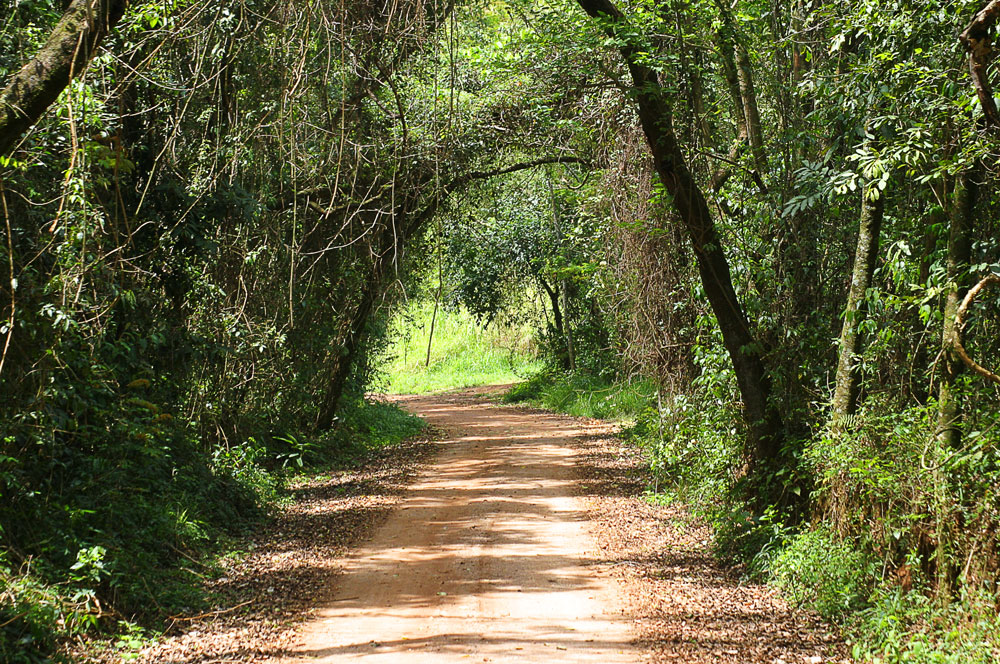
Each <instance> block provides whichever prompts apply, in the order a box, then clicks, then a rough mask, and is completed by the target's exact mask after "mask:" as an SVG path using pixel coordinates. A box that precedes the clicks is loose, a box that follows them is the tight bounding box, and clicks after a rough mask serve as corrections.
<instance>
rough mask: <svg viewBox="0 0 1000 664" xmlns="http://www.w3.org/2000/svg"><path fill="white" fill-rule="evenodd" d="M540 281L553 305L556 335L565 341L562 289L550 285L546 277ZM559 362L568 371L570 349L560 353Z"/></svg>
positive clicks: (553, 326)
mask: <svg viewBox="0 0 1000 664" xmlns="http://www.w3.org/2000/svg"><path fill="white" fill-rule="evenodd" d="M538 282H539V283H540V284H541V285H542V288H543V289H544V290H545V293H546V295H548V296H549V303H550V304H551V305H552V328H553V330H554V331H555V333H556V336H557V337H558V338H559V339H561V340H562V341H563V342H564V343H565V340H566V334H565V331H564V328H563V315H562V305H561V304H560V301H561V300H562V291H561V289H560V288H559V285H558V284H557V285H556V286H555V287H554V288H553V287H552V286H549V284H548V282H547V281H545V280H544V279H541V278H539V280H538ZM559 364H560V365H562V368H563V369H566V370H567V371H568V370H570V369H571V368H572V363H571V361H570V355H569V350H568V349H566V352H560V353H559Z"/></svg>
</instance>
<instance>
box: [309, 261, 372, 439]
mask: <svg viewBox="0 0 1000 664" xmlns="http://www.w3.org/2000/svg"><path fill="white" fill-rule="evenodd" d="M377 260H378V259H377ZM382 272H383V270H382V269H380V267H379V266H376V268H375V270H373V276H372V278H371V279H370V280H369V281H368V283H366V284H365V288H364V290H363V291H362V293H361V300H360V301H359V302H358V305H357V307H356V308H355V309H354V316H352V317H351V325H350V328H348V330H347V336H346V337H345V338H344V342H343V345H342V347H341V351H340V354H339V356H338V357H337V358H336V363H335V365H334V366H333V369H332V371H331V373H330V381H329V383H327V387H326V394H325V395H324V398H323V403H322V405H321V406H320V409H319V412H318V413H317V414H316V422H315V428H316V429H317V430H320V431H321V430H323V429H329V428H330V427H331V426H333V423H334V422H335V421H336V418H337V409H338V408H340V402H341V399H343V397H344V390H345V389H346V387H347V380H348V378H350V376H351V371H352V370H353V369H354V365H355V363H356V362H357V359H358V352H359V351H360V350H361V348H362V347H363V346H364V341H365V336H366V334H367V331H368V322H369V320H370V319H371V316H372V314H373V313H374V312H375V302H376V301H377V300H378V298H379V296H380V295H381V294H382V292H383V279H382V278H381V273H382Z"/></svg>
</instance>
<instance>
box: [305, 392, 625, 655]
mask: <svg viewBox="0 0 1000 664" xmlns="http://www.w3.org/2000/svg"><path fill="white" fill-rule="evenodd" d="M402 404H403V405H404V407H406V408H407V409H408V410H410V411H412V412H414V413H417V414H419V415H420V416H422V417H424V418H425V419H426V420H427V421H428V422H430V423H431V424H432V425H434V426H437V427H440V428H442V429H444V430H445V434H446V435H445V436H444V437H443V442H442V443H441V452H440V454H438V455H437V456H436V457H435V458H434V459H433V461H431V463H430V464H428V465H427V466H426V467H425V468H424V470H423V471H422V472H421V473H420V474H419V476H418V477H417V478H416V480H415V481H414V482H413V483H412V484H411V486H410V489H409V490H408V492H407V494H406V496H405V497H404V498H403V499H402V501H401V502H400V503H399V505H398V506H397V508H396V509H395V511H394V512H393V513H392V514H391V515H390V516H389V517H388V519H387V520H386V521H385V523H384V524H383V525H382V526H381V527H380V528H379V529H378V531H377V532H376V533H375V535H374V537H373V539H371V540H370V541H369V542H368V543H367V544H365V545H364V546H363V547H362V548H360V549H358V550H356V551H355V552H354V553H352V554H351V556H350V557H349V558H348V560H346V561H345V564H344V568H343V571H344V574H343V576H341V577H340V579H339V581H338V583H337V585H336V588H335V592H334V595H333V597H332V600H331V601H330V602H328V604H327V605H326V606H325V608H323V609H321V610H320V611H319V612H318V613H317V614H316V618H315V619H314V620H312V621H310V622H309V623H307V625H306V626H305V628H304V630H303V632H302V637H301V641H300V643H299V644H297V645H296V646H295V647H293V648H292V649H291V652H290V653H289V654H290V655H292V656H293V657H294V658H297V659H298V660H300V661H311V662H316V661H319V662H344V661H355V660H357V661H363V662H372V663H375V662H393V663H399V664H409V663H413V664H418V663H421V662H435V663H447V662H452V661H454V662H469V661H473V662H602V663H604V664H615V663H618V662H637V661H639V660H640V651H639V649H638V647H637V646H635V645H634V644H633V643H632V641H633V634H632V632H631V631H630V628H629V624H628V622H627V621H626V619H625V618H624V617H623V615H622V613H623V609H622V607H621V606H620V604H619V599H618V598H619V597H620V596H621V589H620V588H619V584H618V582H617V581H616V579H615V578H613V577H612V576H611V575H610V574H609V573H608V571H607V568H606V567H602V566H600V565H599V564H598V563H599V561H600V553H599V548H598V545H597V542H596V541H595V539H594V536H593V535H592V534H591V532H590V530H589V528H588V522H587V517H586V510H585V506H584V505H583V503H582V499H581V498H580V497H579V496H578V492H577V491H576V483H577V482H578V475H577V473H576V471H575V468H574V461H575V459H574V457H575V455H577V454H578V453H579V452H578V447H579V446H578V445H577V444H575V443H574V440H575V439H576V438H577V437H580V436H583V435H586V433H587V431H586V427H585V426H584V425H582V424H580V423H579V422H574V421H572V420H568V419H566V418H560V417H556V416H546V415H540V414H537V413H527V412H520V411H516V410H511V409H504V410H497V409H495V408H491V407H489V406H487V405H485V404H484V403H483V402H482V400H481V399H480V400H477V399H476V398H474V397H473V396H472V395H470V394H469V393H468V392H466V393H461V394H453V395H445V396H441V395H435V396H428V397H409V398H406V399H404V400H403V402H402Z"/></svg>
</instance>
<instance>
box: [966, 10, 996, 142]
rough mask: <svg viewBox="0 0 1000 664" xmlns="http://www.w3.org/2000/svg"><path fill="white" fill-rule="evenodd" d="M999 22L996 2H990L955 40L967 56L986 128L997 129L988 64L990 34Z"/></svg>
mask: <svg viewBox="0 0 1000 664" xmlns="http://www.w3.org/2000/svg"><path fill="white" fill-rule="evenodd" d="M998 18H1000V0H990V2H988V3H987V4H986V6H985V7H983V8H982V9H980V10H979V11H978V12H976V15H975V16H973V17H972V22H971V23H970V24H969V27H967V28H966V29H965V30H964V31H963V32H962V34H961V35H959V39H960V40H961V41H962V44H963V45H964V46H965V49H966V50H967V51H968V52H969V73H970V74H971V75H972V83H973V85H974V86H975V87H976V94H977V95H978V96H979V103H980V105H981V106H982V107H983V115H984V117H985V120H986V125H987V126H988V127H1000V112H998V111H997V103H996V100H995V99H994V98H993V86H992V85H990V77H989V72H988V71H987V69H988V67H989V65H990V62H991V61H992V60H993V56H994V53H995V52H994V50H993V36H992V35H991V34H990V31H991V30H992V29H993V28H994V27H995V26H996V22H997V19H998Z"/></svg>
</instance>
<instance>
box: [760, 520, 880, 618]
mask: <svg viewBox="0 0 1000 664" xmlns="http://www.w3.org/2000/svg"><path fill="white" fill-rule="evenodd" d="M877 567H878V566H877V562H876V561H874V560H872V559H871V557H870V554H867V553H866V552H865V549H864V548H861V547H858V542H850V543H848V542H845V541H844V540H842V539H840V538H838V537H836V536H835V535H834V533H832V532H830V531H829V530H828V529H826V528H824V527H822V526H820V527H817V528H815V529H813V530H806V531H804V532H802V533H799V534H797V535H795V536H794V537H792V539H791V541H790V542H788V543H787V546H785V548H784V549H783V550H782V551H781V553H779V554H778V555H777V556H776V557H775V559H774V560H773V562H772V563H771V568H770V573H771V575H772V578H773V579H774V583H775V585H776V586H777V587H778V588H779V589H780V590H781V591H782V592H783V593H784V595H785V596H786V597H787V598H788V599H789V600H790V601H792V602H794V603H795V604H799V605H806V606H808V607H810V608H812V609H815V610H816V611H818V612H819V614H820V615H821V616H823V617H824V618H827V619H832V618H842V617H844V616H845V615H848V614H850V613H851V612H854V611H858V610H859V609H862V608H864V607H866V606H867V603H868V596H869V594H870V593H871V589H872V586H873V585H874V581H875V578H876V574H877Z"/></svg>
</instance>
